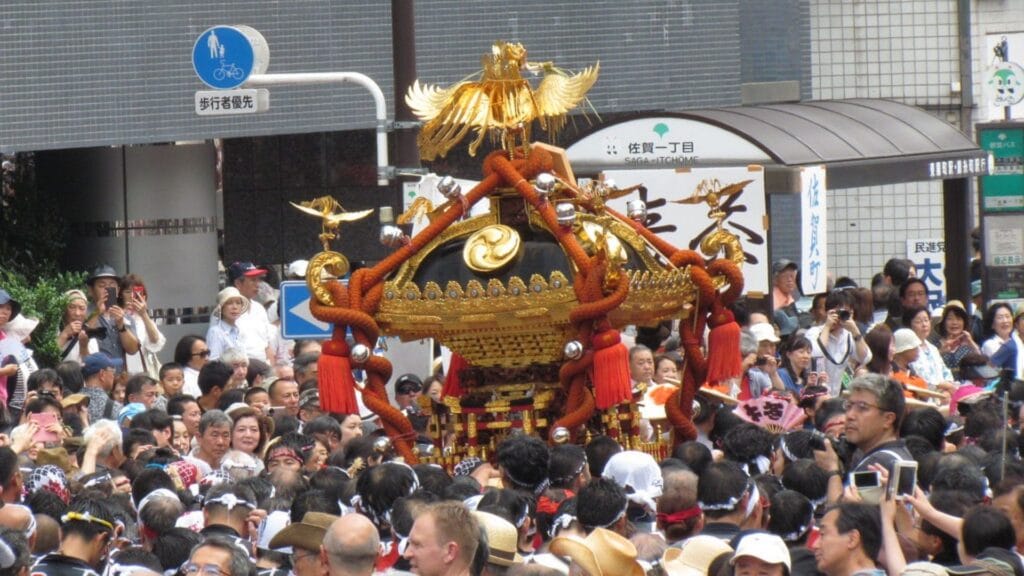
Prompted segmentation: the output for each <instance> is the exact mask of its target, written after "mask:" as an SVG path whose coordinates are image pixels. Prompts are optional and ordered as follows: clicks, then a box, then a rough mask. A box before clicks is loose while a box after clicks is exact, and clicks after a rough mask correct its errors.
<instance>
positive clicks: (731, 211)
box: [604, 165, 771, 294]
mask: <svg viewBox="0 0 1024 576" xmlns="http://www.w3.org/2000/svg"><path fill="white" fill-rule="evenodd" d="M604 178H605V180H608V179H612V180H614V181H615V186H616V187H618V188H628V187H629V186H633V185H635V184H643V186H644V187H645V188H646V189H647V192H646V193H645V194H631V195H629V196H626V197H625V198H619V199H616V200H612V201H611V202H609V203H608V204H609V205H610V206H611V207H612V208H614V209H615V210H618V211H619V212H622V213H625V212H626V202H627V201H629V200H632V199H634V198H637V197H638V195H639V197H640V198H641V199H642V200H643V201H644V202H646V203H647V226H648V228H650V230H651V231H653V232H655V233H656V234H658V235H659V236H661V237H662V238H664V239H666V240H668V241H669V242H671V243H673V244H674V245H675V246H676V247H678V248H690V249H693V250H698V249H699V248H698V246H699V245H700V241H701V239H703V238H704V237H705V236H707V235H708V234H710V233H711V232H712V231H714V229H715V222H714V221H713V220H712V219H711V218H709V217H708V205H707V204H706V203H705V202H699V203H695V204H679V203H678V201H680V200H684V199H687V198H689V197H691V196H692V195H693V193H694V191H695V190H697V186H698V185H699V184H700V182H701V181H703V180H718V184H719V185H720V187H722V188H724V187H726V186H728V185H730V184H736V183H738V182H743V181H744V180H750V181H751V182H750V183H749V184H747V185H746V186H744V187H743V189H742V190H741V191H739V192H738V193H736V194H732V195H729V196H726V197H723V198H721V209H722V211H724V212H725V222H724V227H725V229H726V230H727V231H729V232H731V233H733V234H735V235H736V236H738V237H739V239H740V243H741V244H742V245H743V253H744V255H745V256H746V259H747V261H746V262H745V263H744V264H743V286H744V290H745V291H746V292H748V293H757V292H760V293H762V294H767V293H768V292H769V291H770V290H771V284H770V283H769V279H768V274H769V272H770V271H771V266H770V264H771V263H770V262H768V227H767V225H766V222H767V218H766V213H767V210H766V207H765V198H764V168H763V167H761V166H757V165H754V166H746V167H733V168H676V169H672V168H668V169H664V168H662V169H653V170H642V169H641V170H606V171H605V172H604Z"/></svg>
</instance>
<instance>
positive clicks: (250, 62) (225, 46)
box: [192, 26, 263, 90]
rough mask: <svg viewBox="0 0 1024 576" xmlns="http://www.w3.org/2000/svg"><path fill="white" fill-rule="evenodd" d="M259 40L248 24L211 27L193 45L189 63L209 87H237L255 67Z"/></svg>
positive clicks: (258, 54)
mask: <svg viewBox="0 0 1024 576" xmlns="http://www.w3.org/2000/svg"><path fill="white" fill-rule="evenodd" d="M262 40H263V38H262V37H261V36H259V32H256V31H255V30H253V29H252V28H249V27H248V26H214V27H213V28H210V29H208V30H207V31H206V32H203V33H202V34H200V35H199V38H197V39H196V43H195V45H194V46H192V66H193V67H194V68H195V70H196V74H197V75H198V76H199V79H200V80H202V81H203V83H205V84H206V85H207V86H209V87H210V88H217V89H220V90H229V89H231V88H237V87H239V86H241V85H242V84H244V83H245V81H246V80H247V79H248V78H249V75H250V74H253V71H254V70H255V69H256V68H257V65H258V61H259V60H260V56H261V54H260V53H259V50H260V46H259V44H261V41H262Z"/></svg>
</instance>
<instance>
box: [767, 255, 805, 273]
mask: <svg viewBox="0 0 1024 576" xmlns="http://www.w3.org/2000/svg"><path fill="white" fill-rule="evenodd" d="M789 268H792V269H793V270H799V269H800V267H799V266H797V264H796V262H793V261H792V260H788V259H786V258H780V259H778V260H776V261H775V263H774V264H772V274H773V275H775V274H781V273H782V271H784V270H787V269H789Z"/></svg>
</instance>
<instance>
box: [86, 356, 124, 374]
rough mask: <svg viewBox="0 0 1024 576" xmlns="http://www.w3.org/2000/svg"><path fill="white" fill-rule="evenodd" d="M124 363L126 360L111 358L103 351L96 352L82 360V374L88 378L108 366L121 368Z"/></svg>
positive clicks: (115, 368) (116, 368)
mask: <svg viewBox="0 0 1024 576" xmlns="http://www.w3.org/2000/svg"><path fill="white" fill-rule="evenodd" d="M122 365H124V361H122V360H121V359H120V358H111V357H110V356H107V355H106V354H104V353H103V352H96V353H95V354H89V355H88V356H86V357H85V359H84V360H82V376H84V377H86V378H88V377H89V376H92V375H93V374H96V373H98V372H99V371H100V370H105V369H107V368H113V369H114V370H120V369H121V366H122Z"/></svg>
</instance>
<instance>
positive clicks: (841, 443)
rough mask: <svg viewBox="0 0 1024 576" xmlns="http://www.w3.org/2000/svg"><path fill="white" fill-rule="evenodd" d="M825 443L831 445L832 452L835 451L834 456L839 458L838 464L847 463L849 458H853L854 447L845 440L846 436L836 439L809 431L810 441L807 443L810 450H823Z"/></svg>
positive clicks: (815, 431) (817, 431) (822, 433)
mask: <svg viewBox="0 0 1024 576" xmlns="http://www.w3.org/2000/svg"><path fill="white" fill-rule="evenodd" d="M825 442H828V443H830V444H832V450H834V451H835V453H836V456H839V461H840V462H849V460H850V457H851V456H853V451H854V446H853V445H852V444H850V443H849V442H848V441H847V440H846V436H840V437H839V438H838V439H836V438H830V437H829V436H826V435H825V433H824V432H821V431H819V430H812V431H811V439H810V441H809V442H808V444H809V445H810V447H811V449H813V450H824V449H825Z"/></svg>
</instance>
